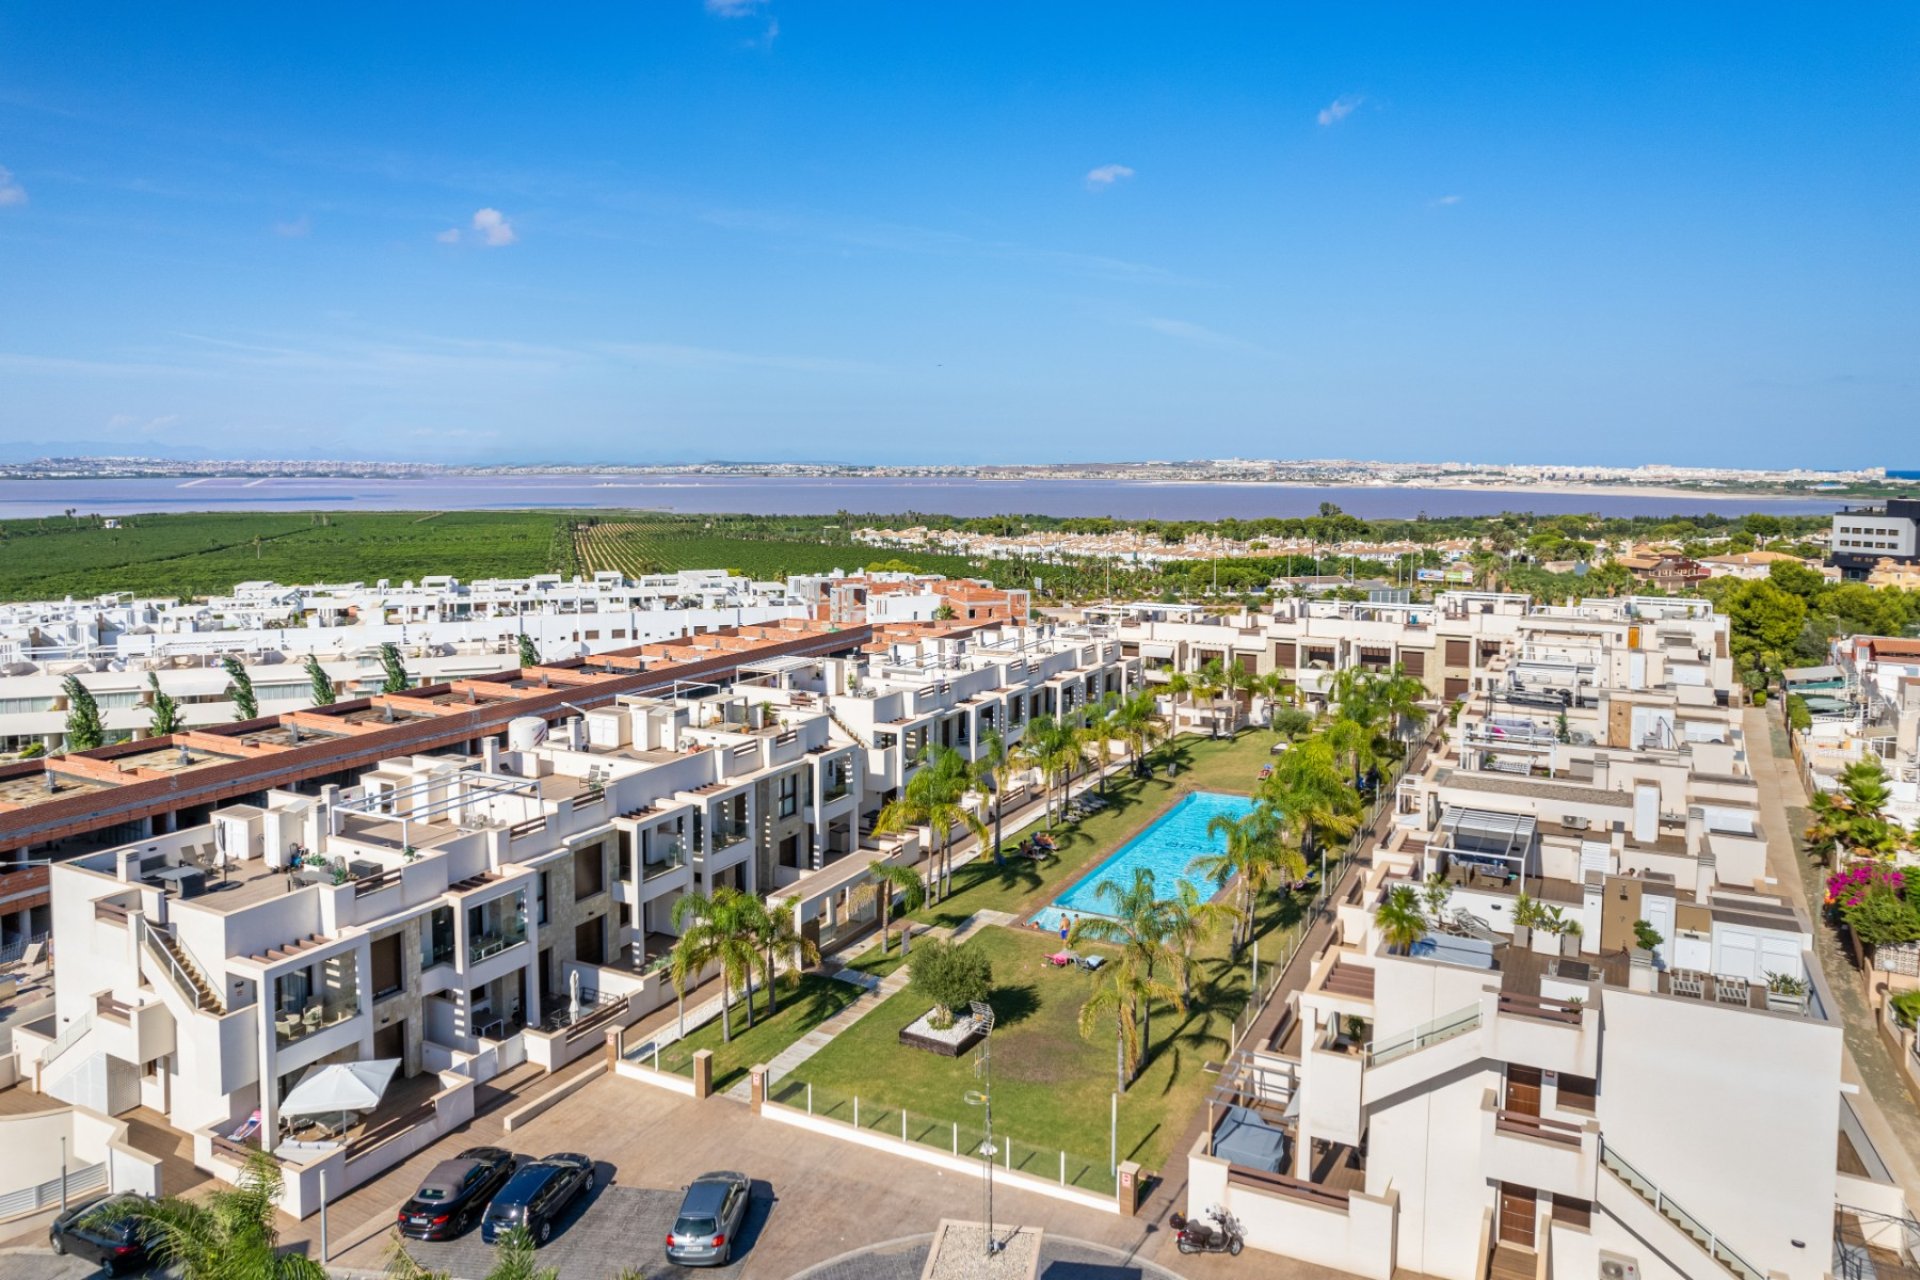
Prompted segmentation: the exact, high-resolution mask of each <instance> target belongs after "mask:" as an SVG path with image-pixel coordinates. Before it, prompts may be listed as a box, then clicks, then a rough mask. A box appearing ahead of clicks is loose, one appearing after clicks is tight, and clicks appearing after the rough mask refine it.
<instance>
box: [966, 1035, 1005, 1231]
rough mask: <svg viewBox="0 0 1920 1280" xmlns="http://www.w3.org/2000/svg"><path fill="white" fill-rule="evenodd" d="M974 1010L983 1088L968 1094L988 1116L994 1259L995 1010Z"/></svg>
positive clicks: (983, 1147) (986, 1158)
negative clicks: (979, 1036) (979, 1038)
mask: <svg viewBox="0 0 1920 1280" xmlns="http://www.w3.org/2000/svg"><path fill="white" fill-rule="evenodd" d="M972 1008H973V1026H974V1029H975V1030H976V1031H978V1032H979V1033H980V1035H981V1037H982V1039H981V1041H980V1088H978V1089H969V1090H967V1105H968V1106H970V1107H980V1108H982V1109H983V1110H984V1111H985V1112H986V1121H987V1136H986V1140H985V1141H983V1142H982V1143H981V1144H980V1157H981V1160H982V1162H983V1163H984V1165H985V1173H986V1201H987V1256H988V1257H989V1258H991V1257H992V1256H993V1255H994V1254H996V1253H999V1252H1000V1247H1001V1246H1000V1240H999V1238H998V1237H997V1236H996V1235H995V1234H994V1230H993V1157H994V1156H995V1155H996V1154H997V1153H998V1148H996V1147H995V1146H994V1145H993V1006H992V1005H990V1004H988V1003H987V1002H986V1001H984V1000H975V1001H973V1005H972Z"/></svg>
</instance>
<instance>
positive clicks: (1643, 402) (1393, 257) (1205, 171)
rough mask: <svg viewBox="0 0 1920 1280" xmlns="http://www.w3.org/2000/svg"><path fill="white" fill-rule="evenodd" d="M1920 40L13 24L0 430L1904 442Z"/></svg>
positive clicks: (1033, 447)
mask: <svg viewBox="0 0 1920 1280" xmlns="http://www.w3.org/2000/svg"><path fill="white" fill-rule="evenodd" d="M1917 14H1920V10H1916V9H1914V8H1913V7H1911V6H1902V5H1892V4H1887V5H1862V6H1804V5H1801V6H1780V7H1777V8H1776V7H1769V6H1765V5H1749V6H1741V7H1738V8H1737V9H1736V8H1730V7H1726V6H1675V5H1650V6H1645V7H1631V6H1625V5H1613V6H1599V5H1593V6H1575V5H1540V4H1537V3H1536V4H1526V5H1515V6H1511V7H1474V8H1470V9H1467V8H1461V7H1457V6H1437V5H1410V6H1404V7H1398V6H1385V5H1367V6H1348V5H1324V4H1322V5H1314V6H1310V7H1292V6H1279V5H1269V4H1260V5H1244V6H1242V5H1232V4H1216V5H1208V6H1196V5H1154V6H1148V5H1125V4H1122V5H1114V4H1102V5H1084V6H1076V5H1019V6H1014V5H1004V6H987V5H978V4H934V3H891V4H877V3H876V4H861V3H851V2H846V0H836V2H835V3H831V4H829V3H799V2H798V0H764V2H761V3H752V2H750V0H706V2H705V3H703V2H702V0H638V2H632V3H627V4H623V5H619V6H610V7H607V8H604V9H597V10H592V9H584V8H578V9H577V8H574V7H571V6H558V7H553V8H549V9H539V8H534V9H528V8H526V7H523V6H514V7H507V6H489V5H462V6H440V5H435V6H423V5H387V6H348V7H346V8H344V9H342V8H338V7H329V8H326V9H322V10H316V9H313V8H311V7H300V6H262V5H246V6H219V5H214V4H206V5H193V6H158V5H144V6H136V5H131V4H128V5H119V6H78V5H58V4H45V3H36V2H33V0H24V2H23V0H4V3H0V170H3V171H4V173H3V174H0V451H12V452H16V453H17V452H19V451H21V450H26V451H29V452H32V451H37V450H39V449H40V448H41V447H42V446H45V447H46V448H56V447H58V448H68V449H77V448H87V449H91V450H96V451H97V450H103V449H119V450H125V451H140V452H156V453H168V452H180V451H193V452H198V453H211V454H214V455H218V456H233V455H246V456H314V457H397V458H420V459H428V460H452V461H464V460H481V461H494V460H504V459H514V460H522V459H524V460H537V459H553V460H567V461H591V460H606V461H621V462H644V461H657V460H695V459H708V458H726V459H774V458H778V459H836V460H845V461H855V462H902V461H905V462H916V461H955V462H974V461H1053V460H1078V459H1101V458H1169V457H1174V458H1179V457H1226V456H1234V455H1239V456H1260V457H1270V456H1277V457H1342V456H1344V457H1377V458H1409V459H1448V458H1461V459H1475V460H1491V461H1549V462H1604V463H1635V462H1643V461H1663V462H1684V463H1711V462H1729V463H1751V464H1804V465H1815V466H1820V465H1826V466H1842V465H1867V464H1874V463H1887V464H1890V465H1900V464H1902V463H1906V464H1912V463H1913V462H1914V461H1915V457H1914V455H1915V450H1914V448H1913V446H1912V445H1911V443H1910V441H1911V440H1912V439H1913V438H1914V431H1915V405H1916V390H1917V387H1916V377H1917V375H1916V360H1915V355H1916V352H1920V307H1916V304H1915V301H1914V300H1915V298H1916V296H1920V288H1917V287H1916V286H1920V279H1916V277H1917V276H1920V271H1917V270H1916V260H1917V258H1920V251H1916V248H1915V235H1914V228H1915V227H1917V226H1920V199H1916V195H1917V194H1920V166H1916V165H1915V163H1914V156H1915V155H1916V154H1920V136H1917V135H1920V128H1916V126H1917V125H1920V109H1917V108H1920V40H1916V37H1917V36H1920V17H1917V16H1916V15H1917ZM1903 442H1908V443H1903Z"/></svg>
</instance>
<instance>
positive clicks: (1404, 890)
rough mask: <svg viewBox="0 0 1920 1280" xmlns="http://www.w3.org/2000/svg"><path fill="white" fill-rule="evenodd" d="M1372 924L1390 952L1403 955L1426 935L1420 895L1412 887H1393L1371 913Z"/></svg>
mask: <svg viewBox="0 0 1920 1280" xmlns="http://www.w3.org/2000/svg"><path fill="white" fill-rule="evenodd" d="M1373 922H1374V924H1375V925H1377V926H1378V927H1379V929H1380V937H1381V940H1382V941H1384V942H1385V943H1386V944H1387V949H1388V950H1389V951H1399V952H1402V953H1405V952H1407V951H1410V950H1412V949H1413V944H1414V943H1416V942H1418V941H1420V939H1422V938H1424V937H1426V936H1427V913H1426V912H1425V911H1423V910H1421V908H1420V895H1419V894H1418V893H1416V892H1415V891H1414V888H1413V886H1412V885H1407V884H1402V885H1395V886H1394V887H1393V889H1392V890H1390V891H1389V892H1388V894H1387V896H1386V900H1385V901H1383V902H1382V903H1381V904H1380V905H1379V906H1378V907H1375V908H1374V911H1373Z"/></svg>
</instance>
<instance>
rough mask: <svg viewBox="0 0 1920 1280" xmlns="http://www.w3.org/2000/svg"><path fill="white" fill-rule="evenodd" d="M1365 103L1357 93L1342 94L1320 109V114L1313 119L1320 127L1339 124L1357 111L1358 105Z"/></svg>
mask: <svg viewBox="0 0 1920 1280" xmlns="http://www.w3.org/2000/svg"><path fill="white" fill-rule="evenodd" d="M1365 101H1366V99H1365V98H1363V97H1361V96H1360V95H1359V94H1357V93H1343V94H1341V95H1340V96H1339V97H1337V98H1335V99H1334V100H1333V101H1332V102H1329V103H1328V104H1327V105H1326V106H1324V107H1322V108H1320V114H1319V115H1318V116H1316V117H1314V118H1315V119H1317V120H1318V121H1319V122H1320V123H1321V124H1322V125H1330V124H1339V123H1340V122H1341V121H1342V120H1345V119H1346V118H1347V117H1348V116H1350V115H1352V114H1353V113H1354V112H1355V111H1357V110H1359V109H1360V104H1361V103H1363V102H1365Z"/></svg>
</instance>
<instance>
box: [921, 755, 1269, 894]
mask: <svg viewBox="0 0 1920 1280" xmlns="http://www.w3.org/2000/svg"><path fill="white" fill-rule="evenodd" d="M1273 741H1274V735H1273V734H1270V733H1267V732H1265V731H1264V730H1260V731H1248V732H1246V733H1243V734H1241V735H1240V736H1239V737H1238V738H1235V739H1233V740H1231V741H1224V740H1223V741H1219V742H1211V741H1207V740H1205V739H1199V738H1181V739H1179V740H1177V741H1176V742H1175V743H1173V744H1169V745H1164V746H1162V747H1160V748H1159V749H1158V750H1156V751H1155V752H1154V753H1153V761H1154V765H1155V773H1154V776H1153V777H1152V778H1151V779H1149V780H1146V781H1142V780H1140V779H1137V778H1133V777H1127V778H1126V779H1125V780H1124V781H1122V780H1121V779H1119V778H1112V779H1109V780H1108V782H1107V792H1106V794H1107V800H1108V801H1109V805H1108V808H1106V809H1105V810H1104V811H1102V812H1100V813H1098V814H1095V815H1094V816H1093V817H1091V818H1086V819H1083V820H1081V821H1079V822H1076V823H1064V822H1058V821H1056V822H1055V824H1054V828H1053V838H1054V839H1055V840H1056V841H1057V842H1058V843H1059V846H1060V852H1059V855H1058V856H1057V857H1054V858H1049V859H1047V860H1046V861H1045V862H1043V863H1033V862H1028V861H1025V860H1024V859H1018V858H1014V857H1012V856H1009V857H1008V858H1007V859H1006V862H1005V865H1004V866H999V867H996V866H994V864H993V859H992V858H990V857H986V858H981V859H979V860H978V861H975V862H970V863H968V864H967V865H966V866H964V867H959V868H957V869H955V871H954V873H953V887H954V892H953V895H952V896H951V897H949V898H947V899H945V900H944V901H941V902H937V903H933V904H931V905H929V906H926V907H923V908H921V909H920V910H919V911H916V912H914V913H913V918H914V919H915V920H918V921H921V922H922V923H925V924H936V925H949V926H952V925H958V924H960V923H961V922H962V921H964V920H965V919H966V918H967V917H968V916H971V915H972V914H973V913H974V912H976V911H979V910H981V909H983V908H987V909H992V910H995V911H1006V912H1011V913H1012V914H1013V915H1015V916H1019V917H1025V916H1026V915H1028V914H1030V913H1032V912H1034V911H1037V910H1039V909H1040V908H1041V907H1044V906H1045V905H1047V903H1049V902H1051V901H1052V900H1053V899H1054V898H1055V897H1057V896H1058V895H1059V894H1060V893H1061V891H1063V890H1064V889H1065V888H1066V887H1067V885H1069V884H1071V883H1072V882H1073V881H1074V880H1075V879H1076V878H1077V877H1079V876H1080V875H1081V873H1083V872H1085V871H1086V870H1087V869H1088V868H1090V867H1091V866H1093V865H1094V863H1096V862H1097V861H1099V859H1100V858H1102V857H1105V856H1106V855H1107V854H1109V853H1111V852H1113V850H1115V849H1117V848H1119V847H1120V845H1121V844H1123V843H1125V841H1126V840H1127V838H1128V837H1130V836H1132V835H1133V834H1134V833H1136V832H1138V831H1139V830H1140V829H1141V828H1142V827H1145V826H1146V825H1147V824H1148V823H1149V822H1151V821H1153V819H1154V817H1155V816H1156V815H1158V814H1159V813H1160V812H1161V811H1162V810H1164V809H1165V808H1166V807H1167V806H1168V805H1170V804H1172V803H1173V802H1174V801H1175V800H1178V799H1179V798H1180V797H1181V796H1183V795H1185V794H1186V793H1187V792H1189V791H1229V792H1238V793H1239V794H1242V795H1246V794H1248V793H1250V792H1252V790H1253V789H1254V786H1255V785H1256V783H1257V782H1258V779H1259V774H1260V766H1261V765H1262V764H1264V763H1266V761H1267V758H1268V757H1267V751H1268V748H1269V747H1270V746H1271V744H1272V743H1273ZM1169 758H1171V759H1173V760H1174V761H1175V763H1176V764H1177V765H1178V772H1177V773H1176V774H1175V776H1174V777H1172V778H1168V777H1167V772H1166V765H1167V761H1168V759H1169ZM1076 794H1077V793H1076ZM1042 829H1044V828H1043V827H1030V828H1028V829H1027V830H1042ZM1022 834H1023V835H1024V832H1023V833H1022ZM1006 843H1007V845H1008V847H1009V849H1011V847H1012V846H1013V845H1015V844H1017V843H1018V839H1016V838H1015V837H1013V836H1011V835H1010V836H1008V837H1007V841H1006Z"/></svg>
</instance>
